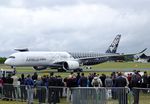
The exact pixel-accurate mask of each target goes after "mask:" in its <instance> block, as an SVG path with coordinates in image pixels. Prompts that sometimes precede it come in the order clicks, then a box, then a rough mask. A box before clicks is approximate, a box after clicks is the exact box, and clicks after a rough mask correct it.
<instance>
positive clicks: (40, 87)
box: [35, 76, 46, 104]
mask: <svg viewBox="0 0 150 104" xmlns="http://www.w3.org/2000/svg"><path fill="white" fill-rule="evenodd" d="M43 84H44V83H43V81H42V77H41V76H38V78H37V81H36V82H35V86H36V91H37V97H38V100H39V104H42V103H45V99H44V98H45V96H46V92H45V87H43Z"/></svg>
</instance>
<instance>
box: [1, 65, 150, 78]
mask: <svg viewBox="0 0 150 104" xmlns="http://www.w3.org/2000/svg"><path fill="white" fill-rule="evenodd" d="M1 68H2V69H10V66H6V65H4V64H0V69H1ZM126 68H130V69H132V68H150V63H134V62H106V63H102V64H98V65H94V66H92V69H93V70H94V69H99V70H109V69H114V70H119V71H120V70H124V69H126ZM16 70H17V72H19V73H25V72H29V73H33V72H36V70H34V69H33V68H32V67H17V68H16ZM50 70H51V71H52V70H54V69H50V68H48V69H47V70H42V71H40V72H42V74H40V75H43V74H48V73H47V71H50ZM85 70H86V69H85ZM131 71H133V70H131ZM88 73H89V72H85V75H87V74H88ZM97 73H98V74H102V73H104V74H106V75H107V74H109V75H110V73H111V72H97ZM148 74H150V71H148ZM55 75H61V76H62V77H66V76H68V75H69V73H57V74H55ZM18 76H19V75H18Z"/></svg>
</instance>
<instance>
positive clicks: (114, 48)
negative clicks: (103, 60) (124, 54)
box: [106, 34, 121, 53]
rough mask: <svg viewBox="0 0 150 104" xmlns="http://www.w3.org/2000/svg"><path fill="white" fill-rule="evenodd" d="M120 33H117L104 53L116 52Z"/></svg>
mask: <svg viewBox="0 0 150 104" xmlns="http://www.w3.org/2000/svg"><path fill="white" fill-rule="evenodd" d="M120 38H121V35H120V34H118V35H117V36H116V38H115V39H114V41H113V42H112V44H111V45H110V46H109V47H108V50H106V53H116V51H117V48H118V45H119V41H120Z"/></svg>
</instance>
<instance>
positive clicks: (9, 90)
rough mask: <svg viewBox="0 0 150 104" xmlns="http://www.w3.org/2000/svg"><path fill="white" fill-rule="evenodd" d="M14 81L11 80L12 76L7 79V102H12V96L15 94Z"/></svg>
mask: <svg viewBox="0 0 150 104" xmlns="http://www.w3.org/2000/svg"><path fill="white" fill-rule="evenodd" d="M12 84H13V79H12V78H11V74H8V77H6V86H5V88H6V89H5V90H6V98H7V100H9V99H10V100H12V98H13V97H12V94H13V92H12V91H13V90H14V89H13V85H12Z"/></svg>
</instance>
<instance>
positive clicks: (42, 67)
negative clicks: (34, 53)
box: [33, 66, 47, 70]
mask: <svg viewBox="0 0 150 104" xmlns="http://www.w3.org/2000/svg"><path fill="white" fill-rule="evenodd" d="M33 68H34V69H35V70H44V69H46V68H47V66H33Z"/></svg>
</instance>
